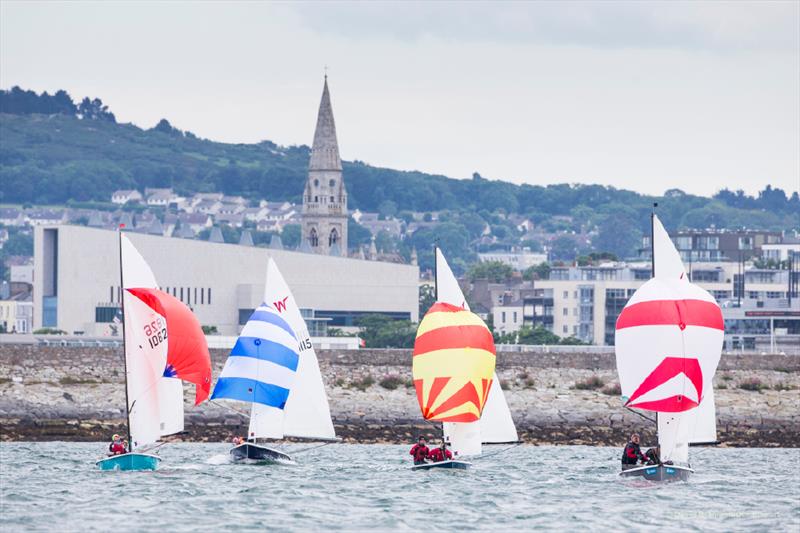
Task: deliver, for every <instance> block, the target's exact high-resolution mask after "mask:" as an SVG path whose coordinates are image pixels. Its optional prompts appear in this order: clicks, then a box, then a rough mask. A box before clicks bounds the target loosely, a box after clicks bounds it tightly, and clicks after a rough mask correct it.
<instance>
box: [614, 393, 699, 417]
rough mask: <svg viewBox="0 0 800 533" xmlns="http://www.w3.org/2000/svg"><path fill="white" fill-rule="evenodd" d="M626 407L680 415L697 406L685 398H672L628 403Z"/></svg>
mask: <svg viewBox="0 0 800 533" xmlns="http://www.w3.org/2000/svg"><path fill="white" fill-rule="evenodd" d="M626 405H627V406H628V407H636V408H637V409H647V410H648V411H658V412H659V413H682V412H683V411H688V410H689V409H694V408H695V407H697V406H698V405H699V404H698V403H697V402H695V401H694V400H692V399H690V398H687V397H686V396H672V397H670V398H664V399H663V400H654V401H652V402H641V403H633V404H632V403H628V404H626Z"/></svg>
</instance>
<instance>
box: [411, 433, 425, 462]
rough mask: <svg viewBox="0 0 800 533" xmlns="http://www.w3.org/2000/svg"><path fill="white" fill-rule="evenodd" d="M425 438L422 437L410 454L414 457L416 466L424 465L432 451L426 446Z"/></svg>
mask: <svg viewBox="0 0 800 533" xmlns="http://www.w3.org/2000/svg"><path fill="white" fill-rule="evenodd" d="M425 444H426V441H425V437H420V438H419V439H417V443H416V444H415V445H414V446H413V447H412V448H411V451H410V452H409V453H410V454H411V455H412V456H413V457H414V464H415V465H424V464H425V459H427V458H428V453H430V450H429V449H428V447H427V446H426V445H425Z"/></svg>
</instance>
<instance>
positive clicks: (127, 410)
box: [119, 224, 133, 452]
mask: <svg viewBox="0 0 800 533" xmlns="http://www.w3.org/2000/svg"><path fill="white" fill-rule="evenodd" d="M124 227H125V224H120V225H119V287H120V291H119V293H120V299H119V304H120V307H121V309H122V361H123V364H124V365H125V413H126V415H127V416H126V417H127V420H128V452H132V451H133V439H132V438H131V410H130V407H128V406H129V405H130V404H129V403H128V348H127V346H126V343H125V282H124V280H123V277H122V228H124Z"/></svg>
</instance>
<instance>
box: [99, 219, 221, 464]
mask: <svg viewBox="0 0 800 533" xmlns="http://www.w3.org/2000/svg"><path fill="white" fill-rule="evenodd" d="M119 246H120V249H119V254H120V286H121V287H122V302H121V303H122V338H123V351H124V361H125V397H126V407H127V408H126V411H127V415H128V416H127V421H128V440H127V444H126V445H122V444H120V446H119V447H120V449H121V450H124V451H125V453H116V454H115V455H112V456H110V457H107V458H104V459H100V460H99V461H97V462H96V465H97V466H98V467H99V468H100V469H101V470H155V469H156V468H158V464H159V462H160V461H161V459H160V458H159V457H158V456H157V455H154V454H152V453H149V452H150V451H152V450H153V449H155V447H154V446H152V445H153V444H154V443H156V442H157V441H158V440H159V439H160V438H161V437H165V436H167V435H172V434H175V433H179V432H181V431H183V427H184V426H183V424H184V421H183V384H182V383H181V381H182V380H185V381H189V382H191V383H194V384H195V405H197V404H199V403H201V402H203V401H205V400H206V399H207V398H208V394H209V391H210V389H211V357H210V356H209V353H208V346H207V344H206V339H205V335H203V331H202V328H201V327H200V323H199V322H198V321H197V318H195V316H194V315H193V314H192V312H191V311H190V310H189V308H188V307H186V305H184V304H183V303H182V302H181V301H180V300H178V299H176V298H175V297H173V296H171V295H169V294H167V293H165V292H162V291H161V290H159V289H158V283H157V282H156V279H155V276H154V275H153V271H152V270H151V269H150V267H149V266H148V264H147V262H146V261H145V260H144V258H143V257H142V256H141V254H139V252H138V250H136V248H135V247H134V246H133V244H132V243H131V242H130V240H129V239H128V237H127V236H126V235H125V234H123V233H122V229H121V228H120V233H119Z"/></svg>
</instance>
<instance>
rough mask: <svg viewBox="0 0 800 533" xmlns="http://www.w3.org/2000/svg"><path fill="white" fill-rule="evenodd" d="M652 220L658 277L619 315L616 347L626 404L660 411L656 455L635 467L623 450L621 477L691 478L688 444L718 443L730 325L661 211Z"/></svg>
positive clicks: (657, 416)
mask: <svg viewBox="0 0 800 533" xmlns="http://www.w3.org/2000/svg"><path fill="white" fill-rule="evenodd" d="M651 224H652V229H651V246H652V269H653V272H652V278H651V279H650V280H649V281H648V282H647V283H645V284H644V285H642V286H641V287H640V288H639V289H638V290H637V291H636V292H635V293H634V295H633V296H632V297H631V298H630V300H629V301H628V303H627V304H626V305H625V308H624V309H623V310H622V312H621V313H620V315H619V318H618V319H617V324H616V338H615V345H616V348H615V351H616V358H617V372H618V373H619V380H620V387H621V389H622V398H623V400H624V401H625V406H626V407H627V408H629V409H643V410H647V411H653V412H655V413H656V419H657V425H658V447H657V448H656V450H657V451H656V452H655V453H656V455H657V456H654V457H652V458H651V459H650V461H649V463H652V464H645V465H637V464H636V463H637V462H638V461H637V460H638V459H639V458H638V457H631V458H628V457H627V456H626V455H625V454H624V453H623V469H622V471H621V472H620V475H621V476H623V477H643V478H645V479H648V480H652V481H676V480H683V481H685V480H687V479H689V476H690V475H691V474H692V473H694V470H692V468H691V466H690V465H689V445H690V444H700V443H711V442H715V441H716V410H715V406H714V390H713V383H712V380H713V377H714V372H716V369H717V364H718V363H719V360H720V355H721V353H722V342H723V329H724V323H723V319H722V312H721V310H720V308H719V305H717V302H716V300H714V297H713V296H711V294H709V293H708V292H706V291H705V290H703V289H701V288H700V287H698V286H697V285H694V284H692V283H691V282H690V281H689V280H688V276H687V275H686V271H685V269H684V266H683V263H682V262H681V259H680V255H679V254H678V251H677V250H676V249H675V246H674V245H673V244H672V241H671V240H670V238H669V235H668V234H667V232H666V230H665V229H664V226H662V225H661V222H660V221H659V220H658V217H657V216H656V215H655V213H653V214H652V215H651ZM634 442H638V441H634ZM637 446H638V445H637ZM626 449H627V448H626ZM634 449H637V448H634ZM632 455H636V454H635V453H633V454H632ZM629 459H630V464H625V463H626V462H628V461H629Z"/></svg>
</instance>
